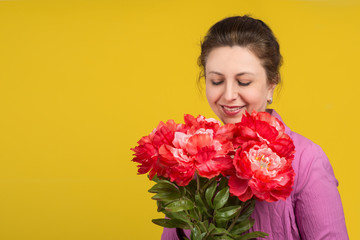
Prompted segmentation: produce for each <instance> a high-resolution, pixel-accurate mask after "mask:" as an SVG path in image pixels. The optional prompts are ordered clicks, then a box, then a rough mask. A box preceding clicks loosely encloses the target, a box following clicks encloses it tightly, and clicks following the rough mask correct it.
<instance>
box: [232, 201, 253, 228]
mask: <svg viewBox="0 0 360 240" xmlns="http://www.w3.org/2000/svg"><path fill="white" fill-rule="evenodd" d="M254 209H255V199H251V200H248V201H246V202H245V206H244V207H243V212H242V213H241V215H240V217H239V218H238V220H237V221H236V222H242V221H244V220H245V219H248V218H249V217H250V216H251V214H252V213H253V211H254Z"/></svg>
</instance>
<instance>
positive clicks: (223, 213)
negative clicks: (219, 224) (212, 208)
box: [214, 206, 241, 221]
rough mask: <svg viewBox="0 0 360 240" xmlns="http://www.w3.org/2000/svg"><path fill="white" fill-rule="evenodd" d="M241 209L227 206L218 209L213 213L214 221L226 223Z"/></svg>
mask: <svg viewBox="0 0 360 240" xmlns="http://www.w3.org/2000/svg"><path fill="white" fill-rule="evenodd" d="M239 209H241V206H229V207H225V208H222V209H218V210H216V212H215V216H214V217H215V219H216V221H218V220H221V221H228V220H230V219H232V218H233V217H235V216H236V214H237V213H238V210H239Z"/></svg>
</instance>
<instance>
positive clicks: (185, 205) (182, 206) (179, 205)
mask: <svg viewBox="0 0 360 240" xmlns="http://www.w3.org/2000/svg"><path fill="white" fill-rule="evenodd" d="M193 208H194V203H193V202H192V201H190V200H189V199H187V198H184V199H180V200H177V201H174V202H171V203H169V204H168V205H166V206H165V210H166V211H169V212H180V211H183V210H190V209H193Z"/></svg>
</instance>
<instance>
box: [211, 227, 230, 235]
mask: <svg viewBox="0 0 360 240" xmlns="http://www.w3.org/2000/svg"><path fill="white" fill-rule="evenodd" d="M221 234H229V232H228V231H227V230H226V229H225V228H219V227H217V228H215V229H214V231H213V235H221Z"/></svg>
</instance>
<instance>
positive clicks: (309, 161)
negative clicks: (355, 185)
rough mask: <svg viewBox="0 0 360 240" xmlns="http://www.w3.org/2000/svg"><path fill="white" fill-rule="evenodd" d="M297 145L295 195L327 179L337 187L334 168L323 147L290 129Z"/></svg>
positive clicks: (294, 163)
mask: <svg viewBox="0 0 360 240" xmlns="http://www.w3.org/2000/svg"><path fill="white" fill-rule="evenodd" d="M288 134H289V136H290V137H291V138H292V140H293V142H294V145H295V158H294V161H293V168H294V171H295V173H296V177H295V182H294V195H295V197H297V195H299V194H300V193H301V192H302V191H303V190H304V189H305V188H306V189H307V190H310V189H311V185H313V184H319V183H320V182H324V181H326V182H327V183H328V184H330V185H332V186H334V187H337V186H338V181H337V179H336V178H335V175H334V171H333V168H332V166H331V164H330V161H329V159H328V157H327V156H326V154H325V152H324V151H323V150H322V148H321V147H320V146H319V145H317V144H315V143H314V142H313V141H311V140H310V139H308V138H306V137H304V136H302V135H300V134H298V133H296V132H293V131H289V133H288Z"/></svg>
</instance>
